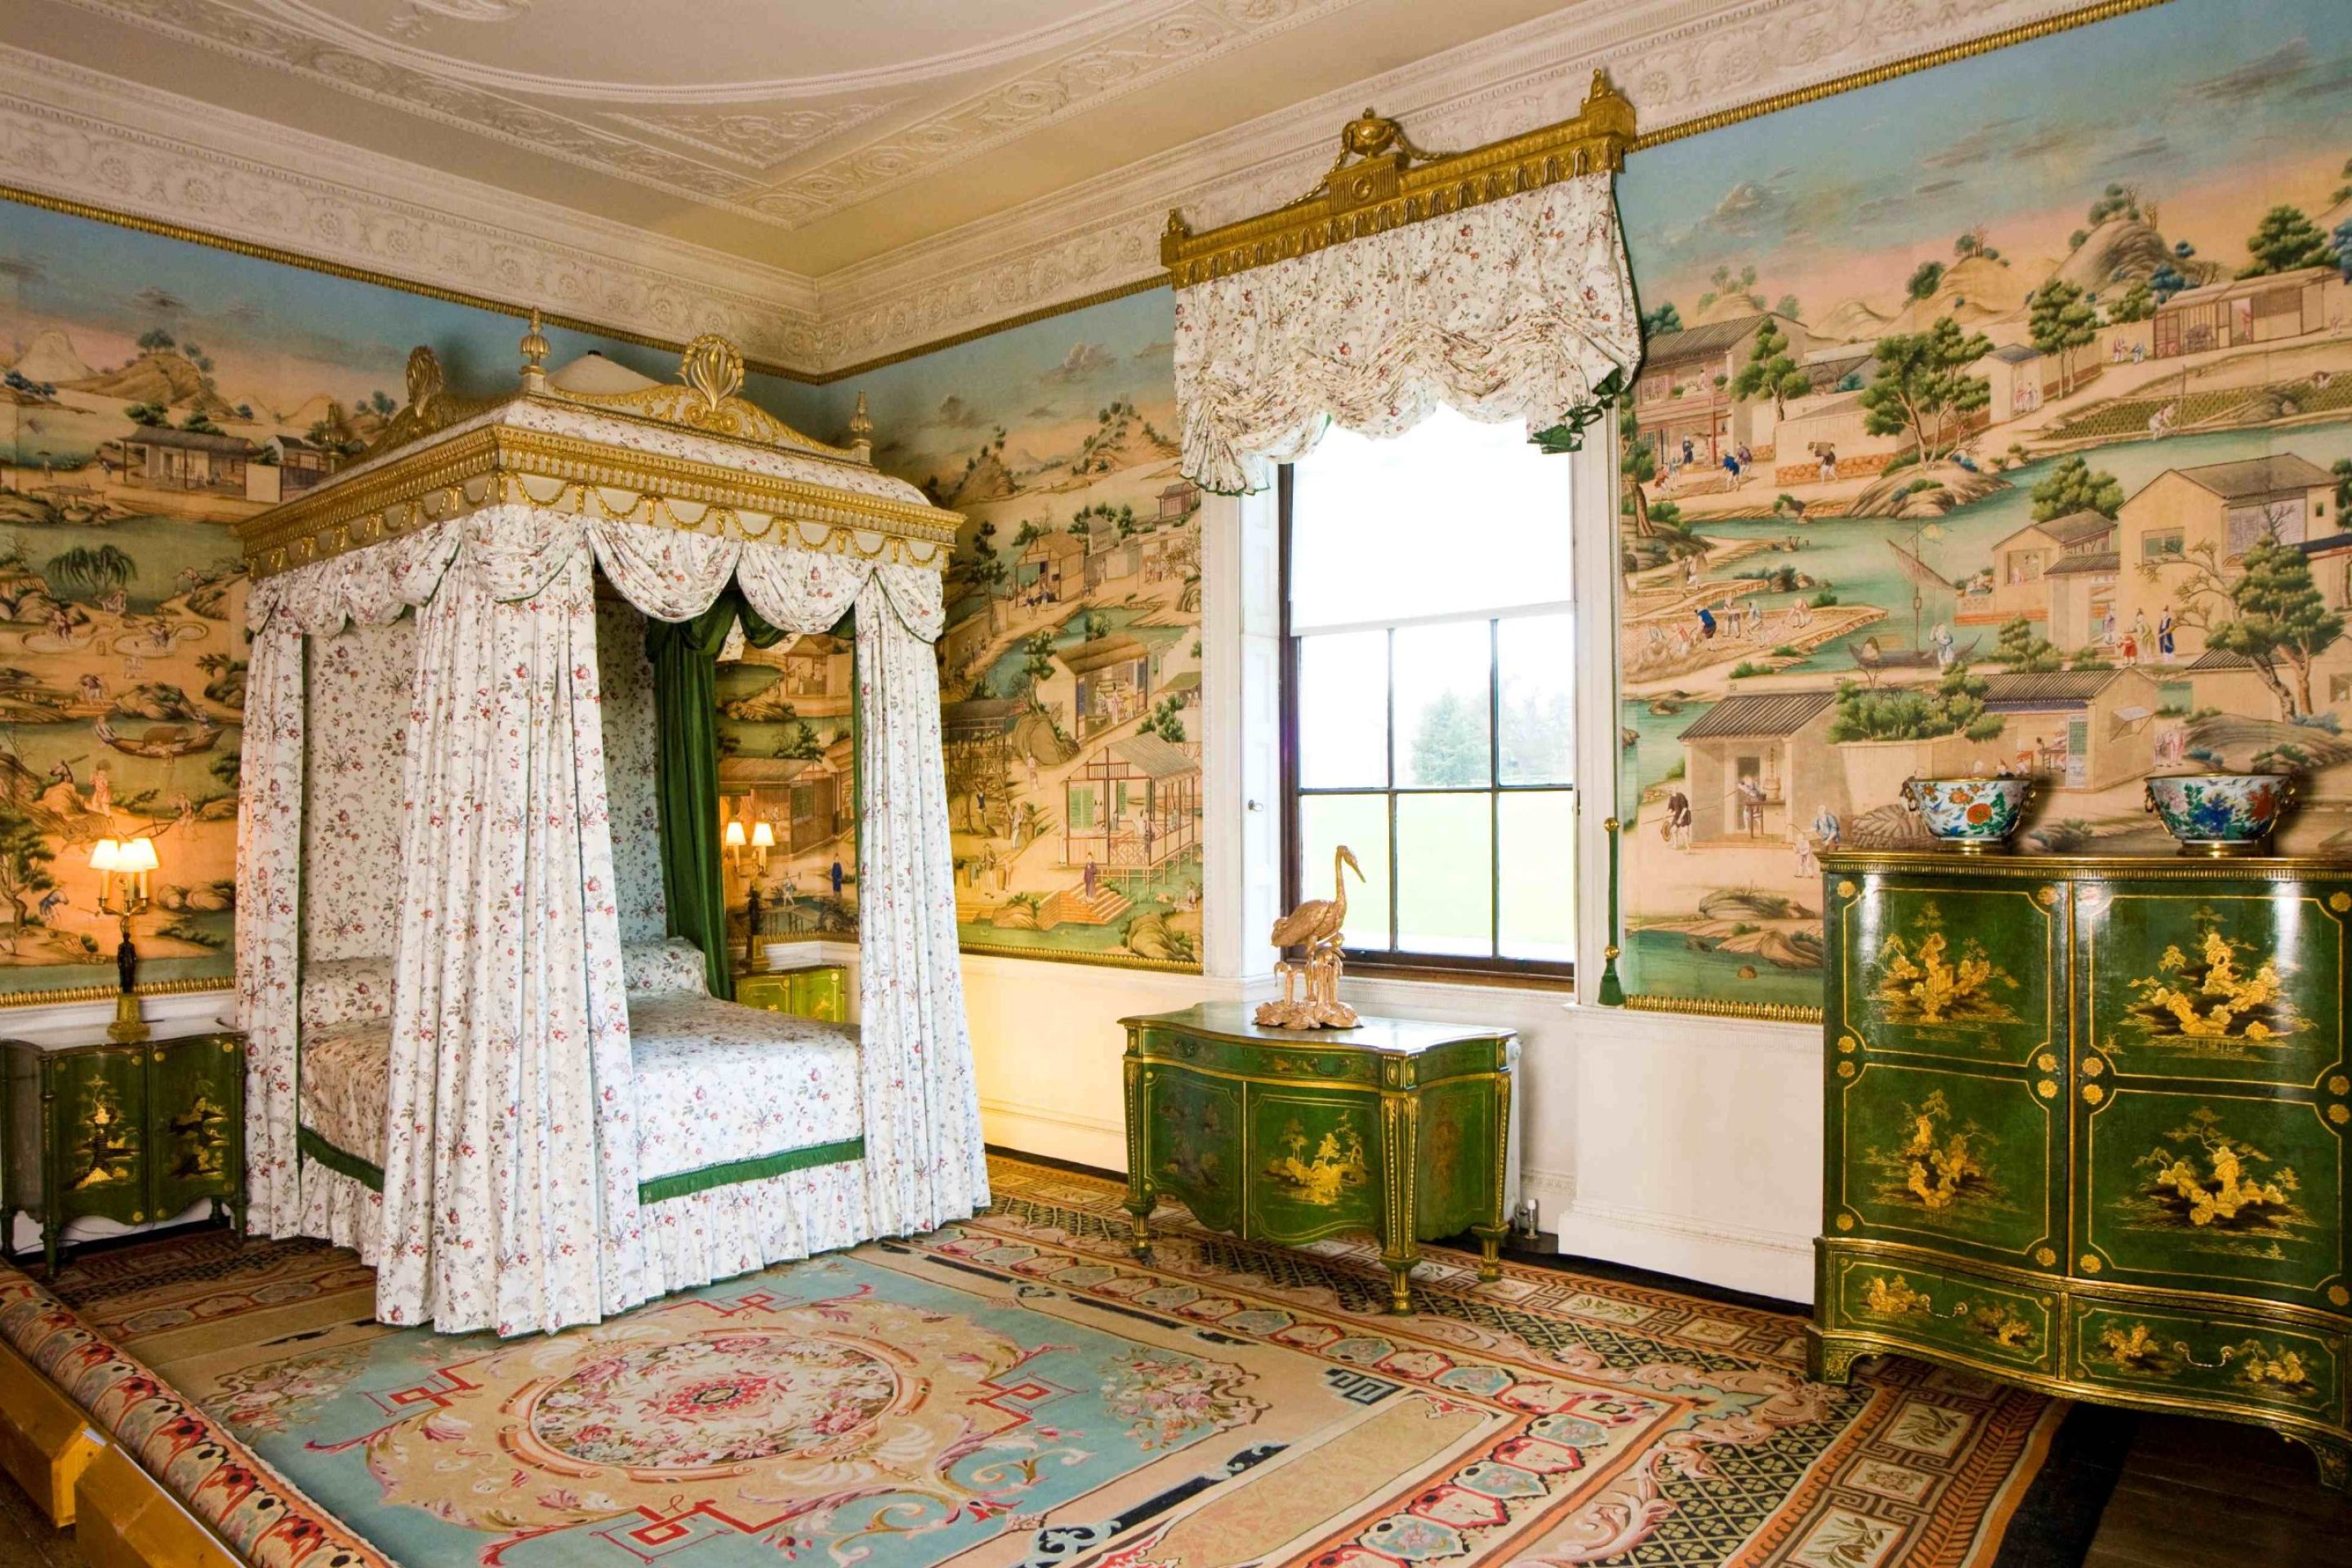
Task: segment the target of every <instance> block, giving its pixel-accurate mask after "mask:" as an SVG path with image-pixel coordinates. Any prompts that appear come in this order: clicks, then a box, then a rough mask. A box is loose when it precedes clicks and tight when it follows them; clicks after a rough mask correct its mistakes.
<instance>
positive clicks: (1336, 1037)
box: [1122, 1003, 1518, 1312]
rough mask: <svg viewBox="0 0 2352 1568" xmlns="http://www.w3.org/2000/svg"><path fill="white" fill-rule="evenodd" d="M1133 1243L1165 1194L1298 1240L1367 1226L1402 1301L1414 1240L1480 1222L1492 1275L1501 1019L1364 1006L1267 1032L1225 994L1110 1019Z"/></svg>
mask: <svg viewBox="0 0 2352 1568" xmlns="http://www.w3.org/2000/svg"><path fill="white" fill-rule="evenodd" d="M1122 1022H1123V1024H1124V1026H1125V1027H1126V1029H1127V1058H1126V1064H1125V1070H1126V1075H1127V1148H1128V1202H1127V1208H1128V1212H1129V1214H1131V1215H1133V1216H1134V1220H1135V1242H1134V1246H1135V1250H1136V1251H1137V1252H1138V1253H1139V1254H1140V1253H1142V1252H1144V1251H1145V1250H1147V1249H1148V1248H1149V1247H1150V1239H1151V1233H1150V1216H1151V1211H1152V1209H1153V1207H1154V1206H1155V1205H1157V1203H1158V1202H1159V1200H1160V1198H1161V1197H1163V1196H1165V1197H1171V1198H1175V1199H1177V1200H1179V1201H1181V1203H1183V1204H1184V1205H1185V1206H1186V1207H1188V1208H1190V1209H1191V1210H1192V1215H1193V1217H1194V1218H1195V1219H1197V1220H1199V1221H1200V1222H1201V1223H1202V1225H1204V1226H1208V1227H1209V1228H1210V1229H1212V1230H1221V1231H1226V1232H1230V1233H1232V1234H1234V1235H1239V1236H1244V1237H1251V1238H1254V1239H1257V1240H1264V1241H1275V1242H1280V1243H1283V1244H1286V1245H1291V1246H1296V1245H1297V1244H1300V1243H1303V1242H1308V1241H1314V1240H1317V1239H1318V1238H1319V1237H1326V1236H1332V1235H1337V1234H1339V1233H1341V1232H1370V1233H1371V1234H1372V1235H1374V1236H1376V1237H1379V1238H1380V1242H1381V1262H1382V1263H1384V1264H1385V1265H1386V1266H1387V1267H1388V1269H1389V1273H1390V1281H1391V1291H1390V1306H1391V1309H1392V1310H1396V1311H1400V1312H1404V1311H1410V1310H1412V1291H1411V1287H1410V1285H1409V1283H1408V1280H1409V1277H1410V1276H1411V1274H1412V1266H1413V1263H1414V1262H1415V1261H1416V1260H1417V1259H1418V1258H1419V1257H1420V1255H1421V1252H1420V1243H1422V1242H1423V1241H1430V1240H1434V1239H1436V1238H1438V1237H1447V1236H1458V1235H1461V1234H1462V1233H1463V1232H1465V1231H1469V1232H1472V1233H1475V1235H1476V1236H1477V1237H1478V1239H1479V1241H1480V1244H1481V1245H1482V1247H1484V1249H1485V1252H1486V1276H1487V1277H1488V1278H1492V1277H1493V1275H1494V1271H1495V1266H1496V1250H1497V1248H1498V1247H1500V1246H1501V1244H1502V1239H1503V1236H1504V1232H1505V1218H1504V1211H1503V1205H1504V1193H1505V1187H1506V1184H1507V1174H1508V1169H1509V1167H1508V1163H1507V1157H1508V1143H1509V1130H1510V1117H1511V1085H1512V1080H1513V1075H1514V1073H1515V1071H1516V1070H1517V1060H1518V1042H1517V1037H1516V1036H1515V1035H1514V1034H1513V1033H1512V1032H1511V1031H1510V1030H1508V1029H1479V1028H1463V1027H1459V1026H1452V1025H1443V1024H1423V1023H1411V1022H1405V1021H1402V1020H1394V1019H1379V1018H1367V1019H1365V1020H1364V1021H1363V1023H1362V1025H1361V1026H1359V1027H1357V1028H1353V1029H1341V1030H1318V1031H1316V1032H1314V1033H1310V1034H1301V1033H1297V1032H1295V1031H1291V1030H1286V1029H1262V1028H1259V1027H1258V1026H1256V1025H1255V1024H1254V1023H1252V1022H1251V1021H1250V1010H1249V1009H1248V1008H1246V1007H1244V1006H1243V1005H1240V1004H1237V1003H1205V1004H1202V1005H1200V1006H1197V1007H1192V1008H1188V1009H1186V1010H1185V1011H1183V1012H1181V1013H1161V1014H1154V1015H1151V1016H1145V1017H1137V1018H1128V1019H1125V1020H1122Z"/></svg>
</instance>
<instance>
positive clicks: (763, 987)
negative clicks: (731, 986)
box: [735, 974, 793, 1013]
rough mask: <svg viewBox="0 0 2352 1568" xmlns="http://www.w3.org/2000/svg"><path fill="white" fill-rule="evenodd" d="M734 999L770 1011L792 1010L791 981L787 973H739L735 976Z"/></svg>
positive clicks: (786, 1011)
mask: <svg viewBox="0 0 2352 1568" xmlns="http://www.w3.org/2000/svg"><path fill="white" fill-rule="evenodd" d="M735 1000H736V1001H738V1002H740V1003H741V1004H742V1005H744V1006H746V1007H759V1008H762V1009H764V1010H766V1011H768V1012H771V1013H789V1012H791V1011H792V1010H793V982H792V977H791V976H790V975H788V974H739V975H737V976H736V977H735Z"/></svg>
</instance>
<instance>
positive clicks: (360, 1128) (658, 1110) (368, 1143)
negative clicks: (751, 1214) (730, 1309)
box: [301, 949, 865, 1182]
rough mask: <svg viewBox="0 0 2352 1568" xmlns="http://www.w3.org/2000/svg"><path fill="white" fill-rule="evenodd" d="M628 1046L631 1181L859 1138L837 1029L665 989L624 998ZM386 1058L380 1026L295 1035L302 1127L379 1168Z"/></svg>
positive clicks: (853, 1073) (852, 1062) (847, 1051)
mask: <svg viewBox="0 0 2352 1568" xmlns="http://www.w3.org/2000/svg"><path fill="white" fill-rule="evenodd" d="M688 951H689V952H691V951H692V950H691V949H688ZM701 962H702V961H701V959H700V958H699V956H697V957H696V958H695V960H694V963H695V966H696V967H695V982H696V984H700V980H701V969H700V966H701ZM629 1040H630V1050H631V1054H632V1056H633V1057H634V1058H635V1079H636V1086H637V1176H638V1180H640V1181H641V1182H649V1181H652V1180H654V1179H656V1177H661V1176H670V1175H676V1174H677V1173H680V1172H685V1171H698V1170H701V1169H703V1168H704V1167H706V1166H710V1165H725V1164H730V1163H734V1162H736V1161H739V1160H753V1159H758V1158H760V1157H761V1156H762V1155H767V1154H776V1153H781V1152H784V1151H786V1150H790V1149H805V1148H808V1147H810V1146H811V1145H813V1144H818V1143H836V1142H844V1141H845V1140H848V1139H852V1138H856V1137H857V1136H859V1135H860V1134H861V1133H862V1132H864V1131H865V1116H864V1113H863V1107H862V1105H861V1103H860V1100H859V1097H858V1061H857V1036H856V1031H855V1030H853V1029H850V1028H848V1027H845V1026H842V1025H839V1024H820V1023H817V1022H815V1021H814V1019H809V1018H796V1017H793V1016H789V1015H787V1014H782V1013H767V1012H762V1011H761V1010H760V1009H759V1008H757V1007H745V1006H741V1005H738V1004H736V1003H733V1002H721V1001H719V999H718V998H716V997H713V996H709V995H702V994H696V993H693V992H689V991H668V992H660V993H656V994H636V995H632V996H631V997H630V998H629ZM391 1058H392V1020H391V1019H390V1018H388V1017H385V1018H359V1019H349V1020H346V1021H343V1022H340V1023H334V1024H328V1025H325V1026H318V1027H313V1028H310V1029H308V1030H306V1031H305V1032H304V1037H303V1041H302V1082H301V1102H302V1125H303V1126H305V1127H307V1128H309V1129H310V1131H312V1132H314V1133H316V1134H317V1135H318V1136H320V1138H323V1139H325V1140H326V1141H327V1142H329V1143H331V1144H332V1145H334V1146H335V1147H336V1148H337V1149H340V1150H341V1151H342V1152H344V1153H346V1154H351V1155H354V1156H356V1157H357V1158H359V1159H362V1160H364V1161H366V1162H367V1163H369V1164H371V1165H374V1166H377V1167H378V1168H381V1167H382V1166H383V1107H384V1095H385V1088H386V1084H387V1081H388V1079H389V1076H390V1072H391Z"/></svg>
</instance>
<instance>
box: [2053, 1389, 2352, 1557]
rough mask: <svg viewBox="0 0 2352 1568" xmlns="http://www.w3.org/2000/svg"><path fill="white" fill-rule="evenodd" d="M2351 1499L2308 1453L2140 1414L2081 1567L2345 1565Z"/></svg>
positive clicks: (2263, 1437)
mask: <svg viewBox="0 0 2352 1568" xmlns="http://www.w3.org/2000/svg"><path fill="white" fill-rule="evenodd" d="M2346 1563H2352V1500H2347V1499H2346V1498H2342V1497H2338V1496H2336V1494H2334V1493H2332V1492H2326V1491H2322V1490H2321V1489H2320V1488H2319V1480H2318V1477H2317V1475H2316V1473H2315V1470H2314V1468H2313V1466H2312V1462H2311V1456H2310V1455H2309V1454H2308V1453H2306V1452H2305V1451H2304V1450H2303V1449H2302V1448H2301V1447H2297V1446H2296V1445H2294V1444H2293V1443H2290V1442H2287V1441H2286V1440H2285V1439H2284V1438H2282V1437H2278V1436H2273V1434H2271V1433H2269V1432H2265V1431H2263V1430H2262V1429H2261V1428H2259V1427H2254V1426H2238V1425H2235V1424H2234V1423H2231V1422H2223V1421H2192V1420H2189V1419H2188V1418H2186V1417H2183V1416H2177V1415H2144V1416H2142V1417H2140V1420H2139V1428H2138V1431H2137V1433H2136V1434H2135V1435H2134V1436H2133V1438H2132V1446H2131V1452H2130V1454H2129V1456H2128V1457H2127V1458H2126V1459H2125V1461H2124V1470H2123V1478H2122V1479H2120V1480H2118V1481H2117V1482H2116V1489H2115V1495H2114V1496H2113V1497H2111V1498H2109V1499H2108V1500H2107V1510H2106V1512H2105V1514H2103V1515H2101V1516H2100V1519H2099V1533H2098V1535H2097V1537H2096V1538H2095V1539H2094V1540H2093V1541H2092V1542H2091V1552H2090V1555H2089V1556H2088V1557H2087V1558H2085V1559H2084V1568H2240V1565H2243V1568H2344V1565H2345V1564H2346Z"/></svg>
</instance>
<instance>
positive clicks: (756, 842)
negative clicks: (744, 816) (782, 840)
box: [751, 822, 776, 849]
mask: <svg viewBox="0 0 2352 1568" xmlns="http://www.w3.org/2000/svg"><path fill="white" fill-rule="evenodd" d="M751 847H752V848H754V849H772V848H774V847H776V830H775V829H774V828H772V827H771V826H768V825H767V824H766V823H764V822H758V823H754V824H752V825H751Z"/></svg>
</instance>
